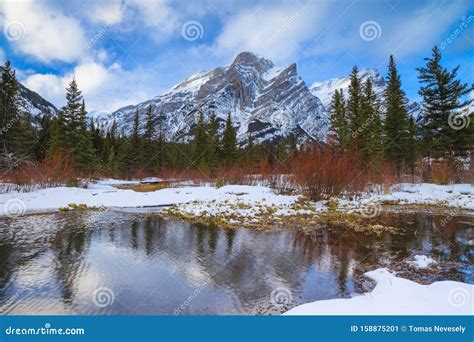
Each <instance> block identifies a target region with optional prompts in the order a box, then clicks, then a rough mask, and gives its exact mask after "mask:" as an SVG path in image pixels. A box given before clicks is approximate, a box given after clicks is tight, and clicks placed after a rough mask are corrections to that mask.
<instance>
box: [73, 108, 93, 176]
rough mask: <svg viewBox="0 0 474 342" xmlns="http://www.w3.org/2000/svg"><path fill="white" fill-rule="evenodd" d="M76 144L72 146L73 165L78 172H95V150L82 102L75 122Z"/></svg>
mask: <svg viewBox="0 0 474 342" xmlns="http://www.w3.org/2000/svg"><path fill="white" fill-rule="evenodd" d="M76 134H77V142H76V144H75V146H74V150H73V151H74V163H75V165H76V167H77V169H78V170H80V171H84V172H92V171H95V170H96V169H97V167H98V161H97V158H96V150H95V148H94V145H93V142H92V134H91V132H90V131H89V129H88V126H87V112H86V106H85V104H84V100H82V104H81V109H80V111H79V117H78V120H77V132H76Z"/></svg>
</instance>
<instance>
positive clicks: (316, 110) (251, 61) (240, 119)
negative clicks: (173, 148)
mask: <svg viewBox="0 0 474 342" xmlns="http://www.w3.org/2000/svg"><path fill="white" fill-rule="evenodd" d="M150 105H151V106H152V108H153V110H154V112H155V113H160V115H161V116H162V118H163V119H164V128H165V132H166V134H167V138H168V139H172V140H176V139H178V140H179V139H183V140H186V139H188V138H189V137H190V135H192V129H193V127H194V126H195V125H196V122H197V118H198V116H199V111H202V112H203V113H204V114H205V116H206V117H208V116H209V115H210V114H211V113H215V114H216V116H217V118H218V120H219V121H220V122H224V120H225V119H226V117H227V113H230V114H231V117H232V120H233V123H234V125H235V126H236V127H238V139H239V140H240V141H242V142H243V141H245V140H246V139H247V137H248V136H249V135H252V136H253V137H254V138H255V140H256V141H263V140H270V139H272V138H274V137H276V136H286V135H288V134H290V133H296V134H297V135H298V136H303V137H307V136H309V137H311V138H314V139H321V140H323V139H324V137H325V134H326V130H327V126H328V122H327V114H326V109H325V107H324V106H323V104H322V103H321V101H320V100H319V99H318V98H317V97H316V96H314V95H313V94H311V92H310V91H309V89H308V87H307V86H306V84H305V82H304V81H303V79H302V78H301V77H300V76H298V74H297V71H296V65H295V64H291V65H288V66H286V67H276V66H275V65H274V64H273V62H271V61H270V60H267V59H264V58H260V57H257V56H256V55H254V54H253V53H250V52H242V53H240V54H238V55H237V57H236V58H235V60H234V61H233V62H232V63H231V64H230V65H228V66H225V67H219V68H216V69H214V70H212V71H209V72H199V73H198V74H196V75H193V76H191V77H189V78H187V79H186V80H184V81H183V82H181V83H179V84H177V85H176V86H174V87H173V88H171V89H170V90H169V91H168V92H167V93H165V94H163V95H160V96H157V97H155V98H153V99H151V100H149V101H145V102H142V103H139V104H138V105H135V106H127V107H124V108H121V109H119V110H117V111H116V112H114V113H112V115H111V120H115V121H116V122H117V125H118V128H119V131H120V130H122V129H123V130H124V131H125V132H127V131H129V130H130V129H131V126H132V121H133V114H134V112H135V111H137V110H138V112H139V115H140V117H141V121H142V123H143V124H144V121H145V115H146V109H147V108H148V106H150Z"/></svg>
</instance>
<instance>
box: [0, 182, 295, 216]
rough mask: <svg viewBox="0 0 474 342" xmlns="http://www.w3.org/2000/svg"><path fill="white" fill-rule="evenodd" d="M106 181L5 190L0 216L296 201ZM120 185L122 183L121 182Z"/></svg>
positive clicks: (240, 189) (257, 193)
mask: <svg viewBox="0 0 474 342" xmlns="http://www.w3.org/2000/svg"><path fill="white" fill-rule="evenodd" d="M110 184H117V183H116V182H113V181H110V180H106V181H105V182H98V183H97V184H90V185H89V188H88V189H81V188H67V187H58V188H49V189H43V190H37V191H33V192H29V193H18V192H9V193H6V194H1V195H0V216H4V215H15V214H23V213H37V212H49V211H56V210H59V209H60V208H65V207H67V206H68V205H69V204H85V205H87V206H88V207H119V208H135V207H137V208H138V207H152V206H170V205H173V204H181V203H189V204H190V205H196V204H197V203H208V207H209V208H212V204H211V203H234V204H236V205H238V204H239V203H245V205H246V206H256V205H257V204H258V203H265V204H266V205H268V206H276V207H278V208H283V207H288V206H290V205H291V204H292V203H294V202H295V201H297V200H298V198H299V197H298V196H282V195H277V194H275V193H274V192H273V190H271V189H269V188H266V187H260V186H246V185H227V186H223V187H221V188H215V187H183V188H166V189H161V190H157V191H154V192H135V191H133V190H120V189H116V188H114V187H112V186H111V185H110ZM122 184H123V183H122Z"/></svg>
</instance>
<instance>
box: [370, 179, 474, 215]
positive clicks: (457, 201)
mask: <svg viewBox="0 0 474 342" xmlns="http://www.w3.org/2000/svg"><path fill="white" fill-rule="evenodd" d="M393 189H397V190H395V191H394V192H393V193H391V194H388V195H376V196H375V198H374V199H375V200H377V201H380V202H394V203H397V204H440V205H446V206H450V207H457V208H462V209H467V210H474V185H472V184H452V185H437V184H428V183H422V184H410V183H402V184H398V185H396V186H394V187H393Z"/></svg>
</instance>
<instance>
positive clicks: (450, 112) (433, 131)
mask: <svg viewBox="0 0 474 342" xmlns="http://www.w3.org/2000/svg"><path fill="white" fill-rule="evenodd" d="M425 61H426V66H424V67H420V68H417V70H418V72H419V75H418V79H419V81H420V83H422V84H423V86H422V87H421V88H420V90H419V92H418V93H419V94H420V95H421V97H422V106H423V122H422V129H423V132H424V141H425V147H426V145H428V146H429V148H430V149H431V150H433V151H434V152H435V153H436V156H448V157H455V156H460V155H466V154H467V153H468V151H469V146H470V144H472V142H473V136H474V130H473V125H470V126H469V125H467V123H468V122H469V118H468V117H467V116H468V115H469V112H468V106H469V105H470V104H471V103H472V101H473V99H469V100H467V99H464V97H465V96H466V95H467V94H469V92H471V91H472V90H474V85H469V84H467V83H461V82H460V80H458V79H457V73H458V69H459V66H457V67H455V68H454V69H453V70H451V71H449V70H448V69H446V68H444V67H443V66H442V65H441V53H440V51H439V49H438V47H436V46H435V47H434V48H433V50H432V56H431V57H429V58H425Z"/></svg>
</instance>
